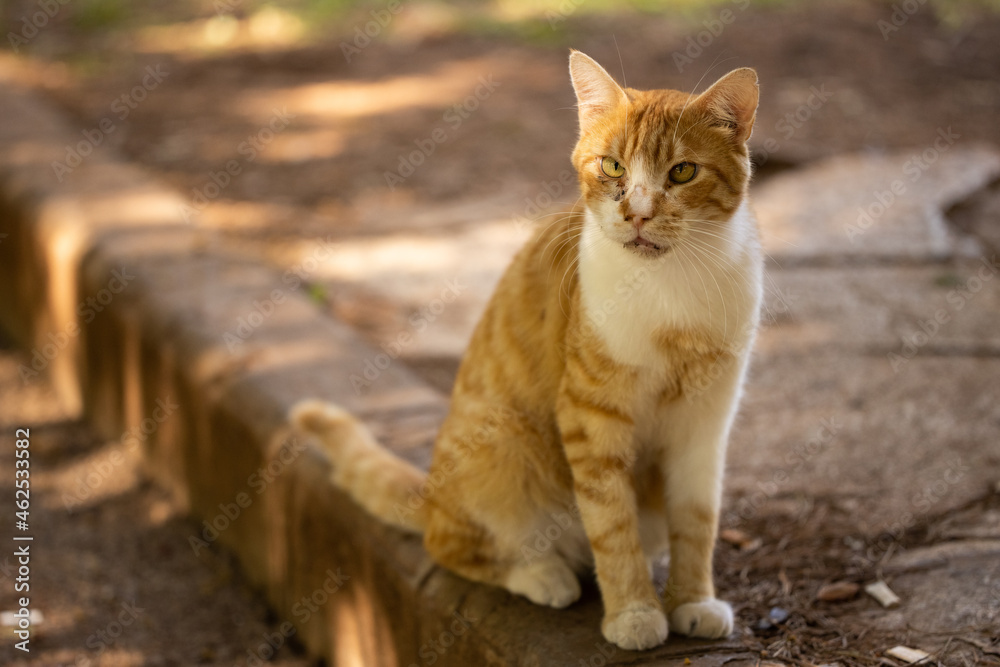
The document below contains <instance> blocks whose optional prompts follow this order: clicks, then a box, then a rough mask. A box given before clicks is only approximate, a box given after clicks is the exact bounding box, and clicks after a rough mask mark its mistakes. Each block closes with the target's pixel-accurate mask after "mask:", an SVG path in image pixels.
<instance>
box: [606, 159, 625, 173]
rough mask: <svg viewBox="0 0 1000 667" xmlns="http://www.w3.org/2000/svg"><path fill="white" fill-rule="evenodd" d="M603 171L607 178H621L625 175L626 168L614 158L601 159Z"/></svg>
mask: <svg viewBox="0 0 1000 667" xmlns="http://www.w3.org/2000/svg"><path fill="white" fill-rule="evenodd" d="M601 171H603V172H604V175H605V176H610V177H611V178H621V177H622V176H624V175H625V167H623V166H621V165H620V164H618V161H617V160H615V159H614V158H613V157H605V158H601Z"/></svg>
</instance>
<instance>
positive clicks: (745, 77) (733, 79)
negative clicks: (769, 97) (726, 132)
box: [698, 67, 758, 143]
mask: <svg viewBox="0 0 1000 667" xmlns="http://www.w3.org/2000/svg"><path fill="white" fill-rule="evenodd" d="M757 99H758V91H757V72H755V71H754V70H753V69H751V68H749V67H741V68H740V69H734V70H733V71H732V72H730V73H729V74H727V75H725V76H724V77H722V78H721V79H719V80H718V81H716V82H715V83H714V84H712V87H711V88H709V89H708V90H706V91H705V92H704V93H702V94H701V95H699V96H698V104H700V105H702V106H703V107H704V108H705V109H706V110H707V111H708V112H709V113H710V114H712V115H713V116H715V117H716V118H717V119H718V121H719V124H720V125H724V126H726V127H730V128H732V129H733V138H734V139H736V140H737V141H739V142H741V143H742V142H745V141H746V140H747V139H749V138H750V133H751V132H753V123H754V119H756V117H757Z"/></svg>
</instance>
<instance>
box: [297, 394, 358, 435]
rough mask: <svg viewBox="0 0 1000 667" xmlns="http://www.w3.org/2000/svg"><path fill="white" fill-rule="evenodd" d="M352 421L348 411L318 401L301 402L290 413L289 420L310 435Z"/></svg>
mask: <svg viewBox="0 0 1000 667" xmlns="http://www.w3.org/2000/svg"><path fill="white" fill-rule="evenodd" d="M350 419H351V415H350V413H349V412H347V410H344V409H343V408H341V407H340V406H338V405H334V404H333V403H327V402H325V401H320V400H317V399H307V400H305V401H300V402H299V403H296V404H295V405H294V406H292V409H291V410H289V411H288V420H289V421H290V422H291V423H292V425H293V426H294V427H295V428H297V429H300V430H302V431H306V432H308V433H322V432H323V431H327V430H330V429H332V428H335V427H337V426H339V425H340V424H343V423H344V422H345V421H348V420H350Z"/></svg>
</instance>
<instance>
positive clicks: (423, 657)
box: [407, 611, 479, 667]
mask: <svg viewBox="0 0 1000 667" xmlns="http://www.w3.org/2000/svg"><path fill="white" fill-rule="evenodd" d="M451 615H452V621H451V624H450V625H449V626H448V627H447V628H445V629H444V630H442V631H441V634H439V635H438V636H437V637H435V638H433V639H429V640H427V641H426V642H424V643H423V644H421V645H420V648H419V649H418V650H417V655H419V656H420V663H419V664H418V663H415V662H411V663H410V664H409V665H408V666H407V667H420V665H433V664H434V663H435V662H437V661H438V660H439V659H440V658H441V656H443V655H444V654H445V653H447V652H448V649H449V648H451V647H452V646H454V645H455V642H456V641H457V640H458V638H459V637H461V636H462V635H464V634H465V633H466V632H468V631H469V628H471V627H472V624H473V623H475V622H476V621H478V620H479V619H478V618H474V617H472V616H468V615H466V614H462V613H461V612H458V611H454V612H452V614H451Z"/></svg>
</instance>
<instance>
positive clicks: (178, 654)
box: [0, 339, 313, 667]
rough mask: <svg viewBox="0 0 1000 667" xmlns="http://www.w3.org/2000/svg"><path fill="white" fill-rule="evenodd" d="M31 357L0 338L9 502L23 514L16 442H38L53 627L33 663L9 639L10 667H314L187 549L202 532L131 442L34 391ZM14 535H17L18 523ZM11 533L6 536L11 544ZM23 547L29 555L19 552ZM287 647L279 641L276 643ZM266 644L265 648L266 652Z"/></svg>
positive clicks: (41, 627)
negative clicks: (27, 373)
mask: <svg viewBox="0 0 1000 667" xmlns="http://www.w3.org/2000/svg"><path fill="white" fill-rule="evenodd" d="M30 362H31V360H30V355H27V354H25V353H24V352H21V351H18V350H14V349H11V347H10V346H9V344H8V343H7V342H6V341H4V340H2V339H0V437H3V438H4V440H5V442H4V445H3V447H2V450H0V451H2V454H0V459H2V464H0V465H2V469H3V471H4V473H5V474H4V475H3V479H2V480H0V502H3V505H4V507H13V506H14V478H13V475H12V474H7V473H10V471H12V470H13V469H14V453H13V452H14V448H13V446H12V444H13V438H14V433H15V430H16V429H22V428H27V429H29V431H30V442H31V446H30V448H29V451H30V452H31V455H30V459H29V460H30V461H31V464H32V465H31V468H30V470H31V477H30V479H31V506H30V514H29V517H30V519H29V526H30V529H29V531H27V532H25V533H24V534H27V535H31V536H32V537H33V538H34V540H33V541H32V542H31V543H30V550H31V553H32V554H33V556H32V558H31V562H30V568H31V573H30V581H29V582H28V583H29V585H30V590H29V591H28V592H27V593H26V594H27V595H28V597H29V599H30V601H31V608H32V609H34V610H38V611H40V612H41V613H42V614H43V616H44V618H43V620H41V621H40V622H37V623H36V624H35V626H34V629H35V630H36V631H37V632H36V634H34V636H33V637H32V639H31V642H30V645H29V646H30V649H31V650H30V653H23V652H21V651H20V650H17V649H16V648H14V644H15V642H16V641H19V640H17V639H15V638H14V635H13V632H12V628H10V627H2V628H0V636H2V638H3V641H2V642H0V664H3V665H9V666H11V667H14V666H15V665H33V666H36V665H37V666H39V667H43V666H44V667H50V666H51V667H55V666H56V665H60V666H67V665H71V666H72V667H96V666H98V665H101V666H104V665H107V666H117V667H125V666H130V667H135V666H139V665H148V666H149V667H167V666H169V665H199V664H201V665H233V664H241V665H246V664H249V662H248V661H250V660H251V658H252V657H253V656H256V657H258V658H259V657H266V656H267V654H270V653H272V650H271V648H270V647H269V644H270V645H272V646H273V645H276V646H277V647H278V650H277V651H274V652H273V653H274V656H273V657H272V659H271V663H270V664H274V665H279V666H280V667H305V666H307V665H311V664H313V662H312V661H310V660H309V659H307V658H305V657H303V656H302V654H301V652H300V650H299V647H298V646H297V644H296V643H295V637H294V635H292V636H291V637H284V636H282V634H281V632H280V630H281V625H282V623H283V622H284V621H285V620H286V619H277V618H274V617H273V616H272V615H271V613H270V612H269V610H268V608H267V606H266V605H265V603H264V602H263V601H262V599H261V598H260V596H259V595H257V594H256V593H255V592H254V591H253V589H252V588H251V587H250V586H249V584H248V583H247V582H246V581H245V580H244V579H243V577H242V576H241V574H240V572H239V567H238V564H237V563H236V562H235V560H234V559H233V558H232V557H231V556H230V555H229V554H228V553H226V552H225V551H222V550H216V549H206V550H200V551H199V553H198V555H197V556H196V555H195V554H194V552H193V550H192V549H191V547H190V546H189V543H188V538H189V536H191V535H193V534H197V532H198V530H200V527H199V526H198V525H197V524H196V523H195V522H194V520H193V519H190V518H188V517H185V516H182V515H179V514H178V512H177V510H176V508H175V506H174V505H172V504H171V501H170V499H169V498H168V497H167V495H166V494H165V493H164V492H163V491H162V490H161V489H159V488H157V487H156V486H154V485H152V484H151V483H149V482H147V481H145V480H144V478H143V476H142V474H141V463H140V460H139V457H138V456H137V454H138V452H137V450H135V449H132V448H130V447H129V446H128V442H131V441H125V442H119V441H103V440H101V439H100V438H98V437H96V436H95V434H94V433H93V432H92V431H91V430H90V429H89V428H88V427H87V426H86V425H85V424H83V423H80V422H79V421H74V420H72V419H68V418H67V416H66V415H65V413H64V412H63V411H62V410H61V409H60V408H59V406H58V400H57V397H56V394H55V391H54V390H53V389H52V387H51V386H49V385H48V384H47V383H45V382H44V381H36V382H32V383H30V384H27V385H25V384H24V383H23V382H22V380H21V376H20V374H19V372H18V369H19V367H20V366H21V365H22V364H30ZM8 525H12V524H10V523H8ZM11 532H15V531H13V529H12V528H11V529H9V530H8V529H7V528H5V529H4V536H5V542H6V543H7V544H14V543H12V542H10V541H9V535H10V533H11ZM15 546H17V545H15ZM12 553H13V549H10V550H8V549H6V548H5V549H4V555H3V556H2V557H0V582H2V587H0V609H2V610H3V611H13V610H15V609H16V608H17V607H16V606H15V605H16V600H17V597H15V593H14V579H15V577H17V576H19V575H18V573H17V568H18V564H17V562H16V560H15V558H14V556H12V555H11V554H12ZM275 638H277V639H275ZM262 647H263V648H262Z"/></svg>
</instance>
